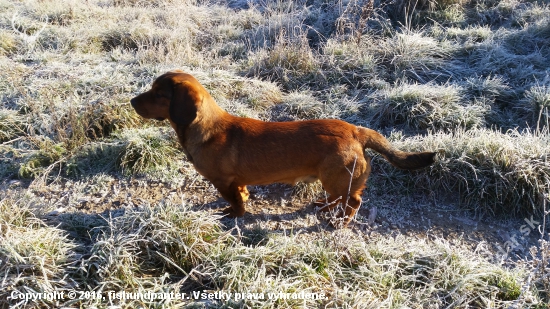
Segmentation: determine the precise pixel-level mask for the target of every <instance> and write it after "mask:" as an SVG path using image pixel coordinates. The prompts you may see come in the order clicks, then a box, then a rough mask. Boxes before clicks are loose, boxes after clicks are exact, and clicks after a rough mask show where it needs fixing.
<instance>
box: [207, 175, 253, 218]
mask: <svg viewBox="0 0 550 309" xmlns="http://www.w3.org/2000/svg"><path fill="white" fill-rule="evenodd" d="M212 183H213V184H214V187H216V189H218V191H219V192H220V194H221V195H222V197H223V198H224V199H225V200H226V201H228V202H229V204H230V206H229V208H226V209H225V210H224V211H223V212H224V213H225V214H226V215H227V216H228V217H230V218H234V217H242V216H243V215H244V213H245V212H246V210H245V207H244V202H246V200H247V199H248V196H249V195H250V194H249V193H248V190H247V189H246V186H238V185H236V184H235V183H234V182H232V183H231V184H229V185H227V184H224V183H222V182H212Z"/></svg>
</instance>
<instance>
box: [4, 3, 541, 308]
mask: <svg viewBox="0 0 550 309" xmlns="http://www.w3.org/2000/svg"><path fill="white" fill-rule="evenodd" d="M172 69H182V70H184V71H186V72H189V73H191V74H193V75H194V76H195V77H196V78H197V79H198V80H199V81H200V82H201V83H202V84H203V85H204V86H205V87H206V88H207V89H208V91H209V92H210V93H211V94H212V96H213V97H214V98H215V99H216V101H217V102H218V104H219V105H220V106H221V107H222V108H224V109H225V110H227V111H228V112H230V113H232V114H235V115H239V116H242V117H251V118H257V119H262V120H266V121H300V120H304V119H318V118H338V119H343V120H345V121H348V122H350V123H353V124H356V125H362V126H366V127H370V128H373V129H376V130H378V131H380V132H381V133H383V134H384V135H385V136H386V137H388V139H390V141H391V142H392V144H393V145H395V146H396V147H397V148H399V149H401V150H407V151H437V152H438V155H437V161H436V163H435V164H434V165H432V166H430V167H429V168H426V169H423V170H419V171H414V172H406V171H401V170H397V169H395V168H394V167H392V166H391V165H389V164H388V163H387V162H386V161H385V160H384V159H383V158H381V157H380V156H379V155H377V154H376V153H374V152H372V153H371V155H372V156H373V161H372V162H373V172H372V174H371V177H370V179H369V181H368V189H367V190H366V191H365V193H364V195H363V204H362V206H361V209H360V211H359V214H358V215H357V217H356V218H355V219H354V220H353V222H352V224H350V226H349V227H348V228H346V229H333V228H332V227H331V226H330V224H329V223H330V220H331V218H330V216H329V217H327V216H323V215H321V214H319V213H317V212H316V210H315V209H314V207H313V206H312V205H311V201H313V200H315V199H316V198H319V197H322V196H323V194H324V192H323V190H322V187H321V185H320V184H319V183H314V184H298V185H297V186H295V187H291V186H287V185H282V184H273V185H269V186H253V187H251V188H250V191H251V193H252V197H251V200H250V201H249V202H248V204H247V211H248V212H247V214H246V215H245V216H244V217H243V218H239V219H236V220H235V219H229V218H223V217H222V216H221V215H220V210H222V209H223V208H224V207H226V206H227V203H226V202H225V201H224V200H223V199H222V198H221V197H220V196H219V195H218V193H217V191H216V190H215V188H214V187H213V186H212V185H211V183H210V182H208V181H207V180H206V179H204V178H202V177H201V176H200V175H199V174H198V173H197V172H196V171H195V170H194V168H193V166H192V164H191V163H190V162H189V161H187V160H186V158H185V155H184V154H183V152H182V151H181V148H180V146H179V145H178V144H177V141H176V138H175V133H174V132H173V130H172V128H171V127H170V126H169V124H168V123H167V122H166V121H164V122H159V121H152V120H151V121H149V120H145V119H142V118H140V117H139V116H138V115H137V114H136V113H135V112H134V110H133V109H132V107H131V106H130V104H129V100H130V99H131V98H132V97H134V96H135V95H137V94H139V93H141V92H143V91H146V90H148V89H149V88H150V86H151V83H152V81H153V80H154V79H155V77H157V76H159V75H160V74H162V73H164V72H166V71H168V70H172ZM549 108H550V4H549V3H548V1H543V0H541V1H535V0H418V1H415V0H376V1H375V0H371V1H369V0H338V1H327V0H299V1H283V0H274V1H270V0H250V1H245V0H210V1H208V0H207V1H200V0H197V1H194V0H181V1H176V0H151V1H140V0H89V1H76V0H75V1H71V0H60V1H51V0H41V1H38V0H21V1H15V0H13V1H7V0H0V192H1V194H0V308H61V307H63V308H550V305H549V303H550V234H549V228H550V223H548V222H549V221H550V206H549V205H547V203H548V201H549V199H550V197H549V196H550V160H549V158H548V156H549V154H550V131H549V130H550V127H549V118H550V111H549ZM123 293H142V295H149V296H147V297H141V298H139V297H138V298H137V299H134V297H132V294H128V295H125V294H123ZM162 293H165V294H162ZM169 293H174V294H172V295H169ZM175 293H180V294H181V295H176V294H175ZM208 293H211V295H209V294H208ZM151 295H156V297H157V299H152V297H151ZM182 295H183V296H182ZM123 296H125V297H123ZM25 297H27V298H28V297H31V298H32V299H25ZM180 298H181V299H180Z"/></svg>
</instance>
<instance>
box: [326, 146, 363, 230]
mask: <svg viewBox="0 0 550 309" xmlns="http://www.w3.org/2000/svg"><path fill="white" fill-rule="evenodd" d="M339 166H340V167H338V165H332V167H333V168H332V169H326V171H327V173H326V174H325V175H324V177H323V178H321V181H322V182H323V187H324V188H325V190H326V191H327V193H328V194H330V196H329V199H328V201H329V202H331V201H332V202H333V203H331V204H329V205H327V206H325V208H323V209H321V211H331V210H333V209H334V208H336V207H337V206H339V205H340V207H341V208H337V209H338V211H337V212H336V217H337V218H340V220H338V221H340V222H336V224H333V225H335V227H336V226H337V227H342V226H344V227H345V226H346V225H347V224H348V223H349V222H350V221H351V220H352V219H353V217H354V216H355V214H356V213H357V210H359V207H360V206H361V194H362V193H363V190H364V189H365V188H366V182H367V179H368V178H369V174H370V171H371V167H370V158H368V157H367V158H365V157H358V158H356V160H354V162H353V163H348V164H346V165H344V164H342V165H339Z"/></svg>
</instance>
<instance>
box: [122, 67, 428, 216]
mask: <svg viewBox="0 0 550 309" xmlns="http://www.w3.org/2000/svg"><path fill="white" fill-rule="evenodd" d="M131 103H132V106H133V107H134V109H135V110H136V112H137V113H138V114H139V115H141V116H142V117H144V118H153V119H157V120H164V119H168V120H169V121H170V125H172V128H174V130H176V133H177V136H178V139H179V142H180V143H181V146H182V147H183V149H184V151H185V153H186V155H187V158H188V159H189V160H190V161H191V162H193V165H194V166H195V168H196V169H197V171H198V172H199V173H200V174H201V175H203V176H204V177H206V178H207V179H208V180H210V181H211V182H212V184H213V185H214V186H215V187H216V188H217V189H218V190H219V192H220V193H221V195H222V196H223V198H224V199H226V200H227V201H228V202H229V203H230V204H231V206H230V207H229V208H228V209H226V210H225V212H226V213H227V214H228V215H229V216H230V217H234V216H237V217H240V216H242V215H244V213H245V207H244V202H246V200H247V199H248V196H249V193H248V190H247V189H246V185H262V184H270V183H274V182H281V183H289V184H295V183H296V182H298V181H306V182H312V181H315V180H317V179H320V180H321V182H322V184H323V187H324V189H325V191H326V192H327V193H329V194H330V196H329V198H328V201H326V204H325V203H324V202H325V201H318V203H323V205H325V207H324V208H323V209H322V210H323V211H328V210H332V209H333V208H334V207H336V206H337V204H339V203H340V202H342V198H344V199H346V201H344V203H343V204H344V206H345V207H344V208H345V211H344V212H343V213H340V214H339V216H340V217H342V218H343V221H344V225H346V224H347V223H348V222H349V221H350V220H351V219H352V218H353V216H354V215H355V213H356V212H357V209H358V208H359V206H361V194H362V192H363V189H364V188H365V187H366V185H365V183H366V181H367V178H368V177H369V173H370V171H371V168H370V158H369V157H366V156H365V148H367V147H368V148H371V149H374V150H375V151H377V152H379V153H380V154H382V156H384V158H386V160H388V161H389V162H390V163H391V164H393V165H394V166H396V167H398V168H402V169H409V170H412V169H418V168H422V167H426V166H428V165H430V164H432V163H433V162H434V157H435V153H434V152H418V153H407V152H401V151H399V150H395V149H393V148H392V147H391V145H390V144H389V142H388V141H387V140H386V139H385V138H384V137H383V136H382V135H381V134H379V133H378V132H376V131H374V130H371V129H367V128H363V127H358V126H354V125H352V124H349V123H347V122H344V121H341V120H308V121H294V122H264V121H260V120H255V119H250V118H241V117H235V116H232V115H230V114H228V113H227V112H225V111H224V110H222V109H221V108H220V107H219V106H218V105H217V104H216V102H215V101H214V99H213V98H212V97H211V96H210V95H209V94H208V92H207V91H206V89H204V87H203V86H202V85H201V84H200V83H199V82H198V81H197V80H196V79H195V78H194V77H193V76H191V75H189V74H186V73H183V72H182V71H179V70H178V71H171V72H168V73H166V74H163V75H161V76H160V77H158V78H157V79H156V80H155V81H154V82H153V86H152V88H151V90H149V91H147V92H145V93H143V94H140V95H138V96H137V97H135V98H133V99H132V100H131Z"/></svg>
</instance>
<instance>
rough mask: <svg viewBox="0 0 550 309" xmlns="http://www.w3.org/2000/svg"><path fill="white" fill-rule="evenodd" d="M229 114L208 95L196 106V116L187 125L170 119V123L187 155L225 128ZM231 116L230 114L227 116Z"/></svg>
mask: <svg viewBox="0 0 550 309" xmlns="http://www.w3.org/2000/svg"><path fill="white" fill-rule="evenodd" d="M228 116H229V114H228V113H227V112H226V111H224V110H223V109H222V108H221V107H219V106H218V104H216V101H214V99H213V98H212V97H210V96H208V97H206V98H204V99H203V101H202V102H201V104H200V105H199V106H197V117H196V118H195V119H194V120H193V122H191V124H189V125H188V126H181V125H178V124H176V123H174V122H172V121H170V125H171V126H172V128H174V130H175V131H176V134H177V136H178V140H179V142H180V144H181V146H182V147H183V148H184V149H185V152H186V154H187V156H188V157H189V156H190V155H193V152H194V151H193V149H194V148H196V147H197V146H198V145H201V144H203V143H205V142H207V141H208V140H209V139H211V138H212V137H213V136H215V135H217V134H219V133H220V132H223V131H225V130H226V127H225V123H226V121H225V120H226V119H227V117H228ZM229 117H231V116H229Z"/></svg>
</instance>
